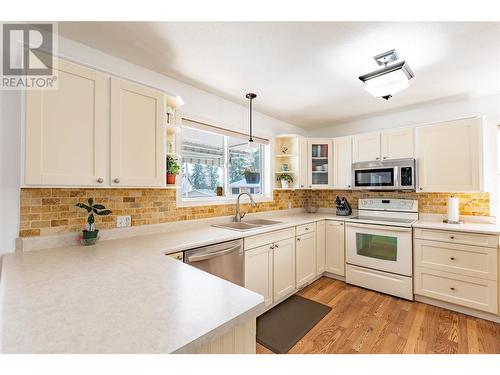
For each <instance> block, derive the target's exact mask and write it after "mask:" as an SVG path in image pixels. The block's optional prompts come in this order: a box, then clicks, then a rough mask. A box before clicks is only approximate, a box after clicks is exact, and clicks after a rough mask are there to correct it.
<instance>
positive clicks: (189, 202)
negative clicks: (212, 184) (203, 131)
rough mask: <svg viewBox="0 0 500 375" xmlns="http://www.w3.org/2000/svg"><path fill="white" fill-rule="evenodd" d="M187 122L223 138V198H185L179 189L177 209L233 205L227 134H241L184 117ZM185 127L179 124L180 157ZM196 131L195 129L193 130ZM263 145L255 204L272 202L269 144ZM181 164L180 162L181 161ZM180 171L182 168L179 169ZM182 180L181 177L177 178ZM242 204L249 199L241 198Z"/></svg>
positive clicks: (234, 198) (234, 197)
mask: <svg viewBox="0 0 500 375" xmlns="http://www.w3.org/2000/svg"><path fill="white" fill-rule="evenodd" d="M180 117H181V116H179V120H180V121H179V122H181V121H182V118H180ZM186 119H187V120H190V121H195V122H202V123H203V124H205V125H206V126H209V127H212V128H213V130H208V131H212V132H213V133H216V134H219V135H222V136H223V137H224V165H223V169H224V177H223V178H224V196H222V197H203V198H198V197H197V198H185V197H183V195H182V188H181V187H179V188H178V189H177V194H176V197H177V199H176V205H177V207H197V206H215V205H225V204H235V203H236V199H237V197H238V196H237V195H233V194H231V192H230V191H229V173H228V170H229V149H228V137H229V136H231V135H229V134H227V133H233V134H234V135H233V136H234V137H238V136H242V134H241V133H238V132H233V131H230V130H227V127H219V126H215V125H208V124H207V123H206V121H199V120H194V119H193V118H192V117H186ZM183 126H186V127H189V125H183V124H182V123H181V124H180V129H181V137H179V138H180V140H179V141H180V142H181V145H180V150H181V151H180V153H181V156H182V127H183ZM217 128H223V129H224V133H226V134H223V133H222V132H217ZM195 129H196V128H195ZM261 144H262V145H263V147H262V160H261V169H262V171H261V176H262V191H263V192H262V194H255V195H254V194H252V197H253V198H254V200H255V202H272V201H273V193H272V182H273V180H272V178H273V172H272V155H271V143H270V142H269V143H267V144H264V143H261ZM181 162H182V161H181ZM181 170H182V168H181ZM179 177H180V178H181V179H182V175H180V176H179ZM241 201H242V202H244V203H248V202H249V199H248V197H247V196H243V197H242V200H241Z"/></svg>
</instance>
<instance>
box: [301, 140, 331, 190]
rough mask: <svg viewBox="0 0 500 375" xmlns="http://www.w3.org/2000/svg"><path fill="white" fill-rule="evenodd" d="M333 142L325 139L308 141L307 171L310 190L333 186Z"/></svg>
mask: <svg viewBox="0 0 500 375" xmlns="http://www.w3.org/2000/svg"><path fill="white" fill-rule="evenodd" d="M332 155H333V153H332V142H331V141H327V140H324V139H321V140H315V139H309V140H308V141H307V169H308V187H309V188H331V187H332V186H333V173H332V166H333V162H332V161H333V159H332Z"/></svg>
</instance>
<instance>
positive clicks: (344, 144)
mask: <svg viewBox="0 0 500 375" xmlns="http://www.w3.org/2000/svg"><path fill="white" fill-rule="evenodd" d="M351 180H352V137H342V138H335V139H334V140H333V187H334V188H335V189H350V188H351Z"/></svg>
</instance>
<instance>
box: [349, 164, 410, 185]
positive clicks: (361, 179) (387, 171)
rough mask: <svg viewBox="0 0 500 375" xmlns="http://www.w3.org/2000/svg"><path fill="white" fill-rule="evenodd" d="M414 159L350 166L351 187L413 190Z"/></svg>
mask: <svg viewBox="0 0 500 375" xmlns="http://www.w3.org/2000/svg"><path fill="white" fill-rule="evenodd" d="M415 186H416V181H415V159H397V160H384V161H373V162H372V161H370V162H361V163H353V164H352V187H353V189H357V190H415Z"/></svg>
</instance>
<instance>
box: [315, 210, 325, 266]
mask: <svg viewBox="0 0 500 375" xmlns="http://www.w3.org/2000/svg"><path fill="white" fill-rule="evenodd" d="M325 228H326V222H325V220H322V221H318V222H317V223H316V275H321V274H322V273H323V272H325V255H326V254H325V240H326V234H325V230H326V229H325Z"/></svg>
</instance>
